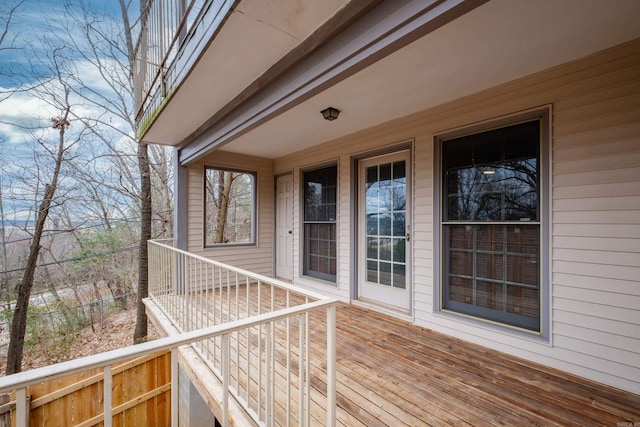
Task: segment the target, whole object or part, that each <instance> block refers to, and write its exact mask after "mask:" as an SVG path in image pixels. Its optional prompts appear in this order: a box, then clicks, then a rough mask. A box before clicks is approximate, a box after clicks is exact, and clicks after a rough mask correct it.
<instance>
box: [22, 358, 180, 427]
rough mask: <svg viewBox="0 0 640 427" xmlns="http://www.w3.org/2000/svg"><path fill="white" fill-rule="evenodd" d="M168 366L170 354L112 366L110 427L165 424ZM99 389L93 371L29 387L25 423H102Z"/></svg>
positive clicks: (100, 385)
mask: <svg viewBox="0 0 640 427" xmlns="http://www.w3.org/2000/svg"><path fill="white" fill-rule="evenodd" d="M170 368H171V353H170V352H162V353H156V354H152V355H148V356H143V357H140V358H138V359H135V360H131V361H127V362H123V363H120V364H118V365H116V366H114V367H113V369H112V373H113V410H112V411H113V412H112V413H113V422H114V425H153V426H169V425H170V421H171V413H170V405H168V403H167V402H168V401H170V395H171V380H170V378H171V375H170V373H169V371H168V370H169V369H170ZM165 371H166V372H165ZM103 386H104V378H103V371H102V369H94V370H90V371H86V372H82V373H78V374H75V375H69V376H67V377H64V378H61V379H56V380H52V381H49V382H47V383H42V384H37V385H34V386H32V387H29V389H28V394H29V395H30V396H31V399H32V400H31V405H30V421H29V424H30V425H32V426H36V425H37V426H43V427H47V426H58V425H69V426H72V425H73V426H91V425H96V424H102V418H103V414H104V408H103V399H102V396H103ZM11 403H13V402H11ZM12 425H15V411H12Z"/></svg>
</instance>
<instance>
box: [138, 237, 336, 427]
mask: <svg viewBox="0 0 640 427" xmlns="http://www.w3.org/2000/svg"><path fill="white" fill-rule="evenodd" d="M149 263H150V266H151V268H150V276H149V284H150V285H149V295H150V300H151V301H153V302H154V303H155V305H156V306H157V307H159V308H160V309H161V310H162V311H163V315H164V316H165V317H166V318H168V319H169V320H170V322H171V323H172V325H173V327H175V328H176V329H177V330H178V331H179V332H181V333H190V332H191V331H195V330H200V329H202V328H205V329H206V328H211V327H214V328H215V327H223V326H224V325H229V324H231V325H235V324H236V323H238V322H240V323H241V324H245V322H247V321H249V320H251V319H255V320H254V322H253V323H252V326H249V327H246V328H234V329H233V330H232V331H231V330H229V333H227V334H221V335H217V336H215V337H211V338H210V339H207V340H202V341H199V342H197V343H194V345H193V346H192V348H193V349H194V350H195V351H196V353H197V354H198V355H199V356H200V357H201V359H202V360H203V361H204V362H205V363H206V365H207V366H208V368H209V369H210V370H211V371H212V372H213V373H214V374H215V375H216V376H217V377H218V378H219V380H220V382H221V383H222V384H223V389H224V390H226V391H228V393H230V394H231V395H232V396H233V397H234V398H235V399H236V400H237V402H238V403H239V404H240V405H241V406H242V407H243V408H244V409H245V410H246V411H247V413H248V414H249V415H250V416H251V418H253V420H254V421H255V422H256V423H257V424H258V425H266V426H272V425H285V426H287V425H302V426H305V425H310V424H311V419H312V412H313V414H314V420H315V422H316V423H320V424H324V425H335V405H336V404H335V371H336V368H335V353H336V348H335V347H336V342H335V339H336V338H335V307H336V306H335V305H336V302H337V301H336V300H334V299H330V298H326V297H324V296H321V295H318V294H315V293H311V292H306V291H303V290H301V289H298V288H295V287H293V286H291V285H289V284H287V283H284V282H282V281H279V280H276V279H273V278H269V277H265V276H262V275H258V274H255V273H252V272H249V271H246V270H242V269H239V268H235V267H231V266H229V265H225V264H222V263H219V262H216V261H212V260H210V259H206V258H203V257H200V256H197V255H194V254H191V253H188V252H185V251H181V250H178V249H176V248H173V247H171V245H170V244H167V242H165V243H161V242H150V244H149ZM321 312H326V314H325V315H326V319H327V320H326V330H325V331H321V330H320V329H321V327H320V326H318V325H317V324H311V322H310V315H311V314H314V315H318V313H321ZM258 319H261V320H258ZM318 323H320V322H318ZM323 324H324V322H323ZM325 334H326V335H325ZM321 356H322V357H326V359H325V360H321V361H318V358H319V357H321ZM325 362H326V364H325ZM320 365H323V366H322V367H320ZM312 379H315V381H316V383H315V384H313V386H312V382H313V381H312ZM318 380H319V381H318ZM325 384H326V385H325ZM318 388H320V389H321V390H318ZM318 391H319V392H318ZM312 396H313V399H312ZM324 396H326V402H320V403H318V402H319V401H322V400H323V399H324V398H325V397H324ZM227 399H228V397H225V398H224V400H225V402H223V405H222V407H223V408H227V403H226V400H227ZM314 405H315V406H314ZM312 408H313V411H312ZM319 410H320V411H326V418H325V419H321V420H318V417H317V413H318V411H319ZM226 411H227V410H226V409H223V410H222V412H223V414H226ZM222 422H223V425H224V420H222Z"/></svg>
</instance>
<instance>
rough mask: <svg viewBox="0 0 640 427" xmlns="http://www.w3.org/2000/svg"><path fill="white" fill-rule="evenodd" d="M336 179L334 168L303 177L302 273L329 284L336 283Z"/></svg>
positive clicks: (317, 170)
mask: <svg viewBox="0 0 640 427" xmlns="http://www.w3.org/2000/svg"><path fill="white" fill-rule="evenodd" d="M337 176H338V167H337V166H329V167H326V168H322V169H316V170H313V171H308V172H305V173H304V174H303V185H304V255H303V257H304V261H303V273H304V274H305V275H306V276H311V277H316V278H318V279H323V280H328V281H332V282H335V281H336V206H337V203H336V202H337Z"/></svg>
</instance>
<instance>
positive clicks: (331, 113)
mask: <svg viewBox="0 0 640 427" xmlns="http://www.w3.org/2000/svg"><path fill="white" fill-rule="evenodd" d="M320 112H321V113H322V117H324V119H325V120H329V121H332V120H335V119H337V118H338V115H339V114H340V110H338V109H337V108H333V107H329V108H325V109H324V110H322V111H320Z"/></svg>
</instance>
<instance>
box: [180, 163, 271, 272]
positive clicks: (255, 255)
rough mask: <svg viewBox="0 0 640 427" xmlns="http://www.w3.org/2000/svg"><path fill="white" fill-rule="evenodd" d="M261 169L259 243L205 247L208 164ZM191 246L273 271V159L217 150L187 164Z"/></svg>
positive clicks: (219, 257) (238, 263)
mask: <svg viewBox="0 0 640 427" xmlns="http://www.w3.org/2000/svg"><path fill="white" fill-rule="evenodd" d="M205 166H219V167H226V168H237V169H240V170H246V171H254V172H257V188H256V191H257V201H256V203H257V207H256V215H257V218H256V220H257V224H256V233H257V235H256V245H255V246H246V245H242V246H237V245H221V246H219V247H208V248H205V247H204V168H205ZM186 175H187V193H188V194H187V198H186V200H187V201H188V202H187V203H188V207H187V236H188V237H187V250H188V251H189V252H191V253H194V254H198V255H201V256H205V257H208V258H212V259H215V260H217V261H220V262H224V263H227V264H230V265H233V266H236V267H240V268H244V269H247V270H251V271H253V272H255V273H260V274H264V275H267V276H271V275H272V274H273V246H274V244H273V237H274V236H273V225H274V216H273V213H274V181H273V166H272V161H271V160H269V159H264V158H258V157H250V156H241V155H237V154H232V153H225V152H221V151H217V152H215V153H214V154H211V155H209V156H207V157H205V158H203V159H201V160H199V161H198V162H194V163H193V164H190V165H189V166H188V167H187V173H186Z"/></svg>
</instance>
